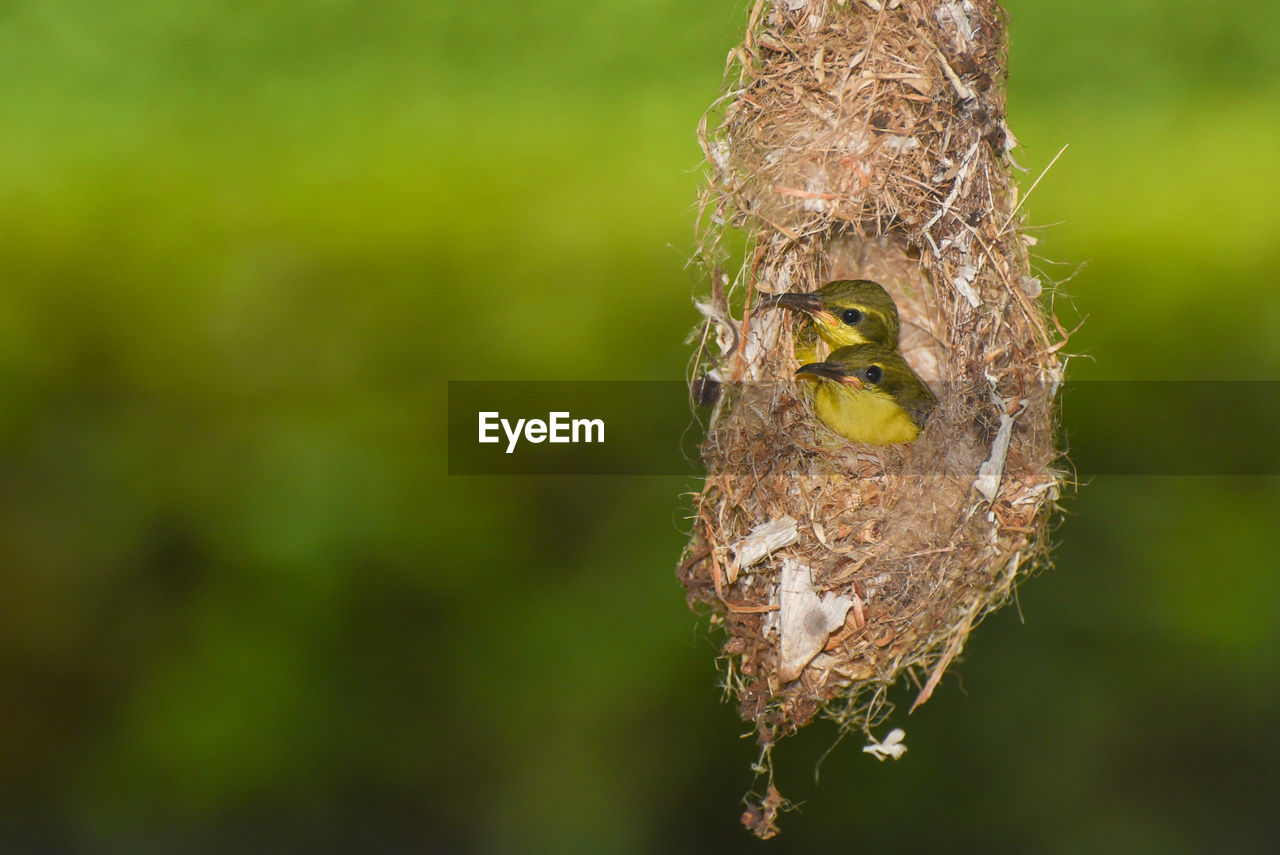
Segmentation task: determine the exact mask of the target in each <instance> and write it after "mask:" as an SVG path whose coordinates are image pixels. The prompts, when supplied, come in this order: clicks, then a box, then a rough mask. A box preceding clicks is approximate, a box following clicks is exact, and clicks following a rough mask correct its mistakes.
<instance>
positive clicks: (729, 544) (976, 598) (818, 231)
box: [678, 0, 1066, 837]
mask: <svg viewBox="0 0 1280 855" xmlns="http://www.w3.org/2000/svg"><path fill="white" fill-rule="evenodd" d="M1005 61H1006V38H1005V28H1004V18H1003V13H1002V10H1001V9H1000V7H999V6H997V5H996V4H995V3H994V2H991V0H946V2H944V0H860V1H859V2H854V0H847V2H834V0H826V1H825V2H824V0H774V2H772V3H766V2H765V0H759V2H757V3H756V5H755V7H754V8H753V9H752V10H751V13H750V18H749V21H748V25H747V34H746V39H745V41H744V42H743V44H742V45H741V46H740V47H738V48H737V49H736V50H735V51H734V52H733V53H732V54H731V56H730V65H729V73H728V75H727V80H728V86H727V91H726V93H725V94H724V95H723V96H722V97H721V98H719V99H718V100H717V101H716V102H715V104H713V106H712V108H711V110H710V111H708V113H707V115H706V116H705V117H704V118H703V121H702V124H701V126H700V128H699V138H700V141H701V143H702V147H703V150H704V152H705V154H706V158H707V162H708V166H709V168H708V173H709V179H708V183H707V185H706V187H705V188H704V191H703V194H702V199H701V216H700V218H699V226H698V230H699V253H698V256H697V259H696V260H697V262H698V263H699V264H700V265H702V267H703V268H704V269H705V270H706V272H707V274H708V276H709V278H710V280H711V294H710V295H709V297H708V298H707V299H706V300H704V301H701V302H700V303H699V308H700V309H701V311H702V313H703V315H704V316H705V319H706V320H705V323H704V325H703V326H702V327H701V328H700V331H699V335H700V338H699V341H700V346H699V348H698V353H697V356H696V357H695V365H694V374H695V375H696V376H698V377H700V378H704V379H709V380H713V381H716V383H718V384H719V387H718V388H720V389H722V394H721V395H720V396H719V398H718V400H717V402H716V403H715V405H714V409H713V411H712V414H711V420H710V425H709V431H708V438H707V440H706V443H705V445H704V446H703V457H704V461H705V463H706V466H707V472H708V474H707V479H706V483H705V486H704V487H703V489H702V491H701V493H700V494H699V495H698V496H697V498H696V503H695V514H694V531H693V536H692V538H691V540H690V543H689V545H688V547H687V548H686V551H685V555H684V556H683V561H682V563H681V565H680V568H679V571H678V572H679V575H680V578H681V580H682V582H683V583H684V585H685V586H686V588H687V589H688V594H689V599H690V602H691V604H698V603H701V604H706V605H707V606H709V607H710V611H711V613H712V615H713V622H714V623H715V624H717V625H718V626H721V627H722V628H723V630H724V633H725V639H724V643H723V647H722V650H721V656H722V663H723V666H724V669H725V673H726V685H727V687H728V689H729V690H730V691H731V692H732V694H733V695H734V696H735V698H736V700H737V702H738V704H739V706H740V708H741V713H742V716H743V717H744V718H745V719H747V720H749V721H751V722H753V723H754V726H755V729H756V732H757V735H758V739H759V743H760V745H761V752H762V756H761V761H760V763H759V764H758V765H757V770H758V771H760V770H763V771H768V772H769V783H768V788H767V790H766V791H765V793H764V795H763V796H762V797H760V798H759V801H757V802H755V803H753V804H752V805H750V807H749V809H748V810H747V812H746V814H744V816H743V821H744V823H746V824H747V825H748V826H749V827H750V828H751V829H752V830H753V831H754V832H755V833H756V834H758V835H760V836H762V837H768V836H771V835H772V834H774V833H776V831H777V827H776V824H775V819H776V815H777V813H778V811H779V810H780V809H781V808H782V807H783V806H784V804H785V803H784V800H783V799H782V797H781V795H780V794H779V793H778V792H777V790H776V789H774V787H773V783H772V765H771V762H770V757H771V755H770V751H771V748H772V746H773V745H774V743H775V742H776V741H777V740H778V739H780V738H781V737H783V736H785V735H787V734H788V733H791V732H793V731H795V730H796V729H797V728H799V727H801V726H803V725H804V724H805V723H807V722H808V721H809V720H810V719H811V718H813V716H814V715H816V714H818V713H820V712H821V713H824V714H825V715H827V716H830V717H832V718H834V719H835V720H836V721H837V722H838V723H839V725H840V727H841V729H842V730H843V731H848V730H853V729H861V730H863V731H864V732H865V733H866V734H867V736H868V737H869V738H871V730H872V728H873V727H874V726H876V725H878V724H879V723H881V722H882V721H883V720H884V719H885V717H886V716H887V714H888V712H889V705H888V703H887V701H886V699H885V696H886V691H887V689H888V688H889V687H890V686H891V685H893V684H894V683H895V682H897V681H898V680H899V679H900V678H901V677H903V676H904V675H905V676H907V677H908V678H909V679H911V680H914V682H915V684H916V686H918V688H919V692H918V695H917V697H916V700H915V704H914V705H913V707H912V708H913V709H914V707H915V706H918V705H919V704H921V703H923V702H925V701H926V700H927V699H928V698H929V696H930V694H931V693H932V692H933V690H934V688H935V686H937V684H938V680H939V679H940V678H941V676H942V674H943V672H944V671H945V670H946V669H947V667H948V665H950V663H951V662H952V661H954V659H955V657H956V656H957V655H958V654H959V653H960V652H961V650H962V649H963V647H964V643H965V640H966V638H967V637H968V635H969V632H970V631H971V630H972V629H973V627H974V626H975V625H976V624H977V623H978V622H979V621H980V620H981V619H982V618H983V616H985V615H986V614H988V613H989V612H990V611H992V610H993V609H995V608H997V607H998V606H1000V605H1001V604H1002V603H1004V602H1005V601H1006V599H1007V598H1008V596H1009V594H1010V592H1011V591H1012V589H1013V586H1014V584H1015V582H1016V581H1017V580H1018V579H1019V578H1020V577H1021V576H1023V575H1025V574H1027V573H1029V572H1030V571H1031V569H1032V568H1033V567H1034V566H1036V564H1037V563H1038V561H1039V560H1040V559H1043V557H1044V556H1045V553H1046V549H1047V547H1046V545H1045V544H1046V538H1045V529H1046V525H1047V521H1048V519H1049V518H1050V516H1051V515H1052V513H1053V509H1054V508H1055V504H1056V500H1057V497H1058V487H1059V483H1060V481H1061V473H1060V472H1058V471H1057V470H1055V468H1054V465H1055V462H1057V460H1058V452H1057V450H1056V448H1055V430H1054V427H1055V424H1054V412H1055V410H1054V407H1055V404H1054V400H1055V395H1056V392H1057V389H1058V385H1059V383H1060V382H1061V378H1062V364H1061V362H1060V359H1059V356H1058V352H1059V350H1060V349H1061V347H1062V345H1063V344H1064V343H1065V340H1066V335H1065V333H1063V331H1062V329H1061V327H1058V326H1057V325H1056V322H1055V323H1054V326H1053V328H1052V331H1051V327H1050V325H1049V324H1048V323H1047V318H1048V315H1047V312H1046V310H1045V308H1044V305H1043V299H1042V296H1041V286H1040V282H1039V280H1038V279H1037V278H1035V277H1033V276H1032V275H1031V267H1030V259H1029V256H1028V247H1029V246H1031V245H1032V244H1033V243H1034V241H1033V239H1032V238H1030V237H1029V236H1028V235H1026V234H1024V233H1023V231H1022V223H1021V220H1020V217H1019V203H1018V191H1017V188H1016V186H1015V185H1014V184H1013V181H1012V179H1011V177H1010V169H1011V166H1012V165H1013V163H1012V160H1011V155H1010V151H1011V150H1012V149H1013V148H1014V147H1015V145H1016V140H1015V139H1014V137H1013V135H1012V134H1011V133H1010V132H1009V130H1008V128H1007V126H1006V124H1005V101H1004V79H1005ZM730 234H739V235H745V238H746V249H745V253H744V256H743V259H742V261H741V262H740V263H737V264H734V265H733V268H735V269H729V261H728V259H729V257H730V253H729V252H728V251H727V250H726V248H725V247H726V246H727V245H728V244H729V243H730V241H727V240H726V237H727V236H728V235H730ZM855 278H864V279H873V280H875V281H877V282H879V283H880V284H882V285H883V286H884V287H885V288H886V290H888V291H889V293H890V294H891V295H892V296H893V298H894V299H895V301H896V302H897V305H898V309H899V312H900V315H901V318H902V336H901V348H902V351H903V355H904V356H905V357H906V359H907V360H908V362H910V363H911V365H912V366H913V367H914V368H915V370H916V371H917V372H918V373H919V374H920V375H921V377H923V378H924V379H925V380H926V382H928V383H929V384H930V386H931V387H932V388H933V390H934V391H935V392H936V393H937V395H938V398H939V401H940V404H939V406H938V408H937V410H936V411H935V412H934V414H933V416H932V417H931V418H930V420H929V422H928V425H927V427H926V428H925V430H924V431H923V433H922V434H921V436H920V438H919V439H918V440H916V441H915V442H913V443H910V444H906V445H896V446H879V447H871V446H864V445H856V444H851V443H849V442H846V441H844V440H842V439H839V438H838V437H835V436H834V434H832V433H831V432H830V431H829V430H828V429H827V428H826V427H825V426H823V425H822V424H821V423H819V422H817V421H816V420H815V418H814V416H813V414H812V411H811V409H810V407H809V405H808V403H807V401H806V400H805V398H804V396H803V395H802V393H801V392H800V390H798V389H797V386H796V384H795V382H794V381H793V379H792V378H793V374H794V372H795V369H796V368H797V367H798V366H797V363H796V361H795V358H794V356H793V335H794V332H795V329H796V325H797V324H798V323H799V320H798V319H796V318H793V317H791V316H790V314H789V313H787V312H785V311H781V310H775V309H766V308H764V298H765V297H766V296H767V295H768V294H773V293H781V292H786V291H811V290H814V289H816V288H818V287H819V286H821V285H822V284H823V283H825V282H828V281H830V280H833V279H855ZM739 307H740V308H739ZM701 386H702V388H703V389H704V390H705V389H706V388H708V387H715V384H714V383H707V382H703V383H702V384H701ZM872 747H876V746H875V745H873V746H872ZM879 747H880V748H882V749H883V750H885V751H888V752H890V753H893V752H895V751H900V750H901V746H899V745H896V744H890V743H882V744H879Z"/></svg>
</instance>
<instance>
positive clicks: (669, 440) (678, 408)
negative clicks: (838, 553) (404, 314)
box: [448, 381, 1280, 478]
mask: <svg viewBox="0 0 1280 855" xmlns="http://www.w3.org/2000/svg"><path fill="white" fill-rule="evenodd" d="M1061 396H1062V397H1061V404H1062V419H1061V421H1062V429H1061V437H1060V442H1059V447H1060V448H1063V449H1064V450H1066V451H1067V453H1068V459H1069V461H1070V468H1071V469H1072V470H1074V472H1075V473H1076V474H1077V475H1078V476H1079V477H1081V478H1086V477H1089V476H1092V475H1280V428H1278V427H1277V425H1280V382H1261V381H1259V382H1253V381H1217V382H1214V381H1186V382H1177V381H1123V382H1121V381H1114V382H1113V381H1097V382H1077V383H1068V384H1066V385H1065V386H1064V388H1063V389H1062V391H1061ZM709 414H710V409H709V408H705V407H698V406H696V405H694V404H693V403H691V396H690V393H689V388H688V386H686V385H685V384H684V383H681V382H667V381H653V382H646V381H618V382H502V381H493V382H487V381H474V382H473V381H450V383H449V412H448V418H449V474H451V475H697V474H701V472H702V464H701V460H700V458H699V455H698V446H699V444H700V443H701V442H702V440H703V438H704V437H705V435H706V427H705V423H706V421H707V418H708V416H709Z"/></svg>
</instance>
